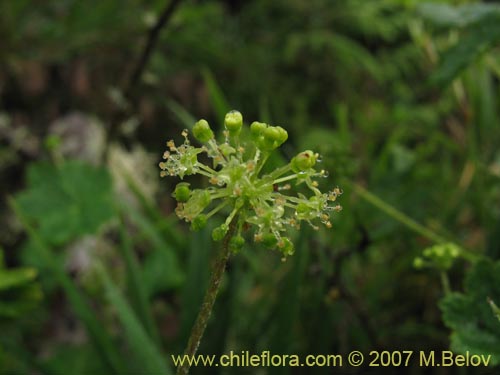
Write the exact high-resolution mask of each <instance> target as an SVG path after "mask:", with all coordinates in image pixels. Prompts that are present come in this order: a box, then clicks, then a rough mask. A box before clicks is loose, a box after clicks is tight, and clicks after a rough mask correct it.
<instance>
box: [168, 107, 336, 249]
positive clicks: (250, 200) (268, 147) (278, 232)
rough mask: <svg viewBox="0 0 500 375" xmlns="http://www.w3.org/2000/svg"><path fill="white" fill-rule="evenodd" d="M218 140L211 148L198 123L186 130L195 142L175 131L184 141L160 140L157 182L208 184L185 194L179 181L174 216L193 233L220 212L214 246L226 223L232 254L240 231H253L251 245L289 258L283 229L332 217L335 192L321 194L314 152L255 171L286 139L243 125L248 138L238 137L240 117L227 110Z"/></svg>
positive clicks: (264, 127) (203, 124)
mask: <svg viewBox="0 0 500 375" xmlns="http://www.w3.org/2000/svg"><path fill="white" fill-rule="evenodd" d="M224 126H225V131H224V141H223V142H217V140H216V138H215V137H214V133H213V131H212V129H211V128H210V125H209V124H208V122H207V121H205V120H200V121H198V122H197V123H196V124H195V125H194V127H193V135H194V137H195V138H196V139H197V140H198V141H199V142H200V143H201V144H202V145H201V146H200V147H195V146H193V145H191V143H190V141H189V138H188V132H187V130H184V131H183V132H182V135H183V137H184V142H183V144H182V145H180V146H176V145H175V143H174V141H169V142H167V146H168V151H166V152H165V153H164V155H163V158H164V159H165V161H163V162H161V163H160V168H161V169H162V172H161V176H162V177H163V176H179V177H180V178H181V179H183V178H184V177H185V176H187V175H193V174H199V175H203V176H206V177H207V178H208V181H209V183H210V184H211V186H210V187H208V188H207V189H194V190H191V189H190V188H189V184H188V183H186V182H181V183H179V184H178V185H177V186H176V188H175V191H174V193H173V196H174V197H175V198H176V200H177V202H178V203H177V208H176V213H177V215H178V216H179V218H181V219H184V220H186V221H187V222H190V223H191V228H192V229H193V230H199V229H201V228H203V227H204V226H205V225H206V223H207V220H208V219H210V218H211V217H212V216H214V215H215V214H217V213H218V212H221V211H223V210H227V211H228V212H229V214H228V216H227V217H226V220H225V221H224V223H223V224H222V225H220V226H218V227H216V228H215V229H214V230H213V232H212V238H213V239H214V240H215V241H220V240H222V239H223V238H224V237H225V236H226V234H227V233H228V231H229V227H230V225H231V224H232V225H233V226H236V233H235V235H234V236H233V237H232V238H231V239H230V242H229V247H230V249H231V250H232V251H233V252H237V251H239V250H240V249H241V248H242V247H243V245H244V243H245V239H244V236H243V235H244V232H245V231H246V230H248V229H249V228H252V227H253V228H254V231H253V240H254V241H255V242H257V243H261V244H262V245H263V246H265V247H267V248H270V249H277V250H279V251H280V252H281V253H282V254H283V255H284V256H287V255H291V254H293V251H294V248H293V243H292V241H291V240H290V238H289V237H288V235H287V230H288V228H289V227H293V228H295V229H300V224H301V222H306V223H308V224H310V225H311V226H312V227H313V228H314V229H318V227H317V226H316V225H315V224H314V221H316V220H319V221H320V222H322V223H323V224H324V225H325V226H326V227H327V228H330V227H331V222H330V215H331V214H332V213H333V212H336V211H340V210H341V206H340V205H338V204H336V203H334V202H335V201H336V199H337V197H338V196H339V195H340V194H342V191H341V190H340V189H339V188H334V189H332V190H331V191H329V192H327V193H322V192H321V191H320V190H319V188H318V182H317V181H316V179H317V178H322V177H326V176H327V172H325V171H324V170H320V171H317V170H316V169H315V166H316V164H317V163H318V154H316V153H314V152H313V151H310V150H306V151H303V152H300V153H299V154H297V155H296V156H295V157H294V158H292V160H291V161H290V163H288V164H287V165H285V166H283V167H281V168H278V169H276V170H274V171H272V172H269V173H265V174H264V173H262V170H263V167H264V165H265V163H266V161H267V160H268V158H269V155H270V154H271V152H272V151H273V150H275V149H277V148H278V147H280V146H281V145H282V144H283V143H284V142H285V141H286V140H287V139H288V133H287V131H286V130H285V129H283V128H282V127H280V126H270V125H268V124H265V123H261V122H253V123H252V124H251V125H250V139H245V138H244V137H243V136H241V134H243V133H241V130H242V127H243V116H242V115H241V113H240V112H238V111H231V112H229V113H228V114H227V115H226V117H225V119H224ZM202 153H204V154H206V155H207V156H208V157H209V158H210V159H212V163H211V165H206V164H204V163H202V162H201V161H199V160H198V155H199V154H202ZM293 181H295V184H296V185H300V184H303V185H304V186H305V187H306V188H307V190H308V191H309V192H310V194H309V196H306V195H304V194H300V193H299V194H298V195H292V194H287V192H288V191H289V190H290V189H291V185H290V183H291V182H293Z"/></svg>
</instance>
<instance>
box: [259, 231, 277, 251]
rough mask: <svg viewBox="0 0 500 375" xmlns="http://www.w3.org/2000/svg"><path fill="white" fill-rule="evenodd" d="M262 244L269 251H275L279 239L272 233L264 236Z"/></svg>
mask: <svg viewBox="0 0 500 375" xmlns="http://www.w3.org/2000/svg"><path fill="white" fill-rule="evenodd" d="M262 244H263V245H264V246H265V247H267V248H268V249H274V248H275V247H276V245H277V244H278V239H277V238H276V236H275V235H274V234H272V233H266V234H264V235H263V236H262Z"/></svg>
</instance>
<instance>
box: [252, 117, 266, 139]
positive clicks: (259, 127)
mask: <svg viewBox="0 0 500 375" xmlns="http://www.w3.org/2000/svg"><path fill="white" fill-rule="evenodd" d="M266 128H267V124H264V123H263V122H257V121H254V122H252V125H250V133H251V134H252V137H253V138H258V137H259V136H260V135H262V133H263V132H264V130H265V129H266Z"/></svg>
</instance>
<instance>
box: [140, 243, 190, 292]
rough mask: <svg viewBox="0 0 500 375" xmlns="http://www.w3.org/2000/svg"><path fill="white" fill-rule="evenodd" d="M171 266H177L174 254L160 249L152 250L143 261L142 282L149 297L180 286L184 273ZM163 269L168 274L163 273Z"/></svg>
mask: <svg viewBox="0 0 500 375" xmlns="http://www.w3.org/2000/svg"><path fill="white" fill-rule="evenodd" d="M171 264H178V261H177V259H176V257H175V253H173V252H172V251H168V250H167V249H162V248H160V249H158V248H157V249H155V250H153V251H152V252H151V254H149V255H148V256H147V258H146V259H145V260H144V263H143V267H142V282H143V283H144V288H145V289H146V291H147V293H148V295H149V296H152V295H154V294H155V293H158V292H162V291H166V290H169V289H172V288H177V287H179V286H180V285H182V283H183V281H184V273H183V272H182V271H181V270H180V269H179V268H178V267H170V265H171ZM165 267H167V268H168V270H169V272H165Z"/></svg>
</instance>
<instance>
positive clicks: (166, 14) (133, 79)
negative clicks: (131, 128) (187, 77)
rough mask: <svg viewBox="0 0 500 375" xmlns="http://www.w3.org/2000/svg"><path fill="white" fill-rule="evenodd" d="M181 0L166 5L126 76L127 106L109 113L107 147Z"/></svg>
mask: <svg viewBox="0 0 500 375" xmlns="http://www.w3.org/2000/svg"><path fill="white" fill-rule="evenodd" d="M181 1H182V0H170V2H169V3H168V4H167V5H166V7H165V9H164V10H163V12H162V13H161V14H160V17H159V18H158V20H157V22H156V23H155V24H154V25H153V26H152V27H151V28H150V29H149V31H148V36H147V40H146V44H145V45H144V49H143V50H142V52H141V54H140V56H139V59H138V60H137V63H136V64H135V67H134V68H133V69H132V74H130V75H129V76H128V79H126V80H125V83H124V84H123V86H122V90H123V91H122V92H123V96H124V98H125V99H126V100H127V102H128V104H129V105H127V106H126V107H118V106H117V107H116V109H115V110H114V111H113V112H112V113H111V116H110V120H109V124H110V125H109V127H108V128H107V131H106V135H105V136H106V140H105V142H106V145H107V146H109V144H110V143H111V141H112V140H113V139H115V137H116V135H117V133H118V129H119V127H120V124H121V123H122V122H123V120H124V119H125V118H126V117H127V115H128V114H129V113H130V112H131V111H132V110H133V109H134V108H135V106H136V105H135V97H134V92H135V88H136V86H137V84H138V83H139V81H140V78H141V76H142V74H143V73H144V71H145V69H146V67H147V65H148V63H149V60H150V58H151V55H152V53H153V51H154V48H155V46H156V44H157V42H158V37H159V36H160V32H161V30H162V29H164V28H165V27H166V26H167V25H168V22H169V21H170V20H171V19H172V15H173V14H174V12H175V10H176V9H177V7H178V6H179V4H180V3H181ZM108 149H109V147H106V148H105V153H104V159H107V156H108V154H107V153H108Z"/></svg>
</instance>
